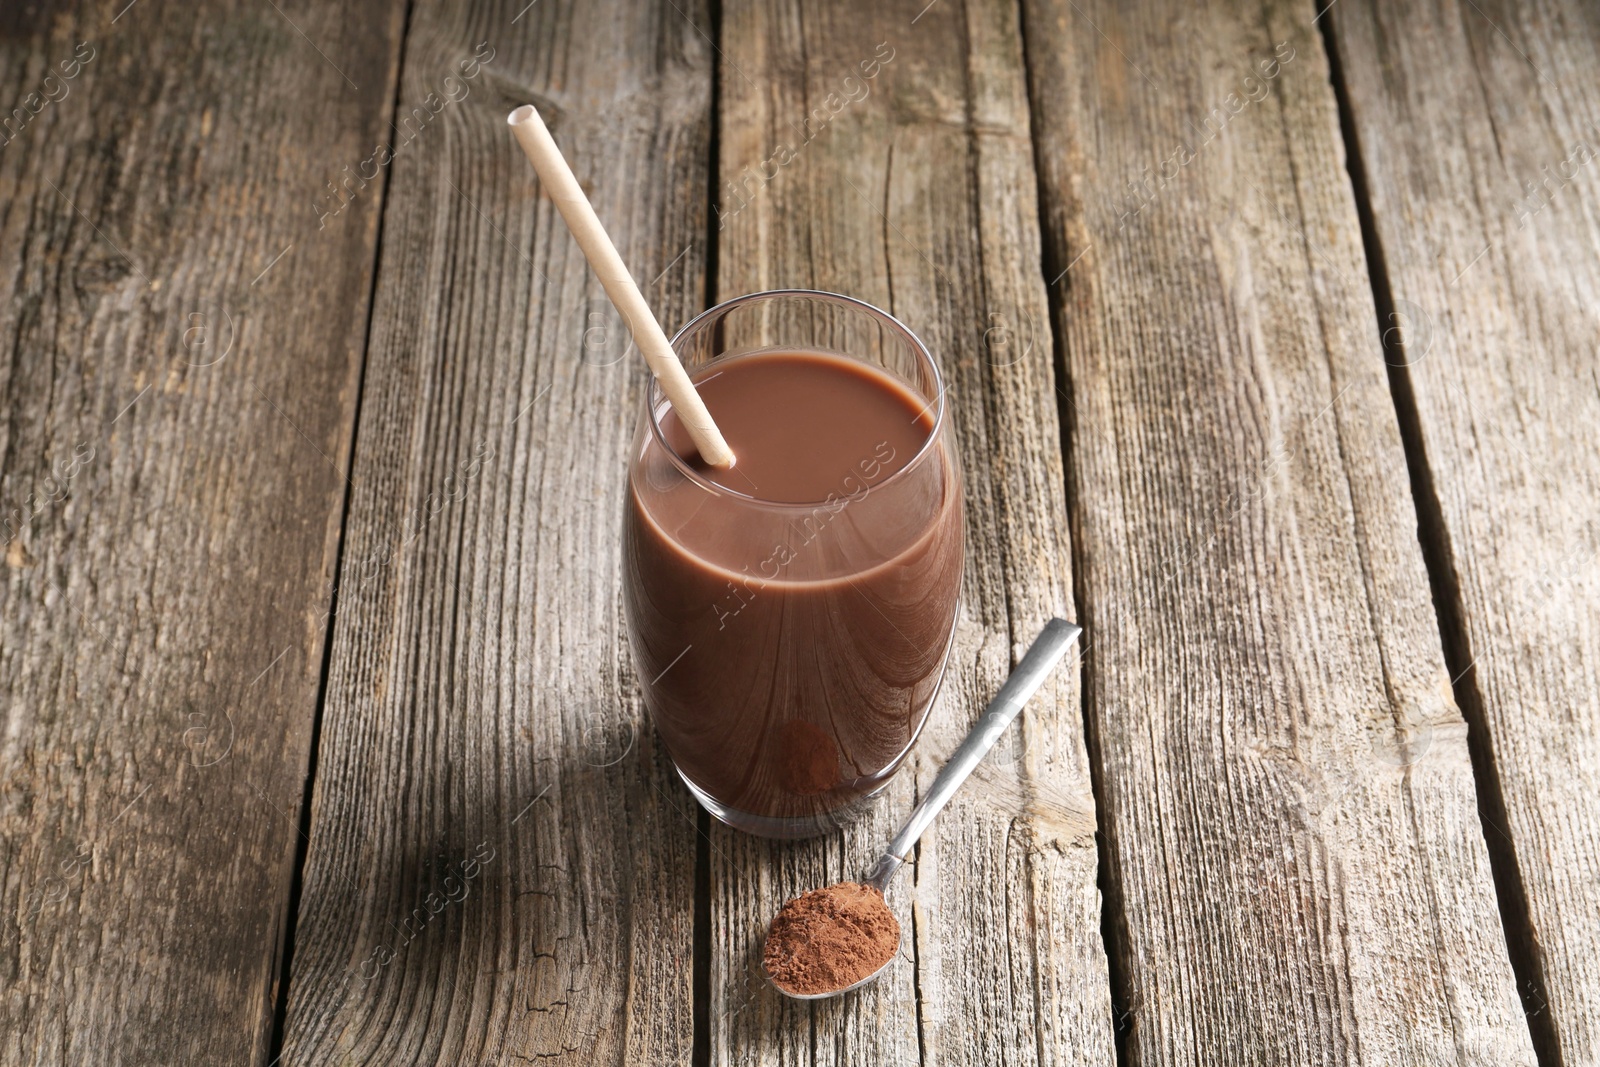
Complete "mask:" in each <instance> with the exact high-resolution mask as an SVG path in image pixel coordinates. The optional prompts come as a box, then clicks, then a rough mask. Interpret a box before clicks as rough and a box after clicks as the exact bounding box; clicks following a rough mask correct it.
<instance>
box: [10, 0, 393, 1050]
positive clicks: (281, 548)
mask: <svg viewBox="0 0 1600 1067" xmlns="http://www.w3.org/2000/svg"><path fill="white" fill-rule="evenodd" d="M56 7H57V5H44V10H42V11H41V8H40V5H32V6H29V5H20V4H7V5H6V6H5V9H4V12H3V14H0V108H3V109H4V111H3V112H0V509H3V511H0V521H3V522H4V526H0V544H3V545H4V558H5V565H4V567H3V570H0V693H3V694H4V697H3V698H0V705H3V711H0V716H3V730H0V734H3V739H0V766H3V768H4V789H3V790H0V842H3V843H0V915H3V916H4V919H3V922H0V991H3V992H0V1062H5V1063H29V1064H74V1065H76V1064H88V1063H130V1064H132V1063H172V1064H176V1063H217V1064H222V1063H255V1064H261V1063H264V1062H265V1060H266V1058H267V1056H266V1050H267V1046H268V1042H269V1039H270V1034H271V1027H272V1021H273V1012H274V1005H275V1003H276V998H277V985H278V977H279V970H280V960H279V953H280V951H281V949H282V945H283V938H284V927H285V921H286V915H287V910H288V903H289V895H290V885H291V879H292V875H293V868H294V857H295V850H296V843H297V841H298V833H297V831H298V820H299V815H300V808H301V801H302V795H303V789H304V782H305V775H306V769H307V760H308V754H309V751H310V743H311V736H312V728H313V722H314V718H315V709H316V700H317V691H318V683H319V678H320V672H321V666H322V659H323V654H322V649H323V634H324V626H323V624H322V616H323V614H324V613H325V610H326V606H327V603H328V596H327V587H328V583H329V579H330V577H331V574H332V571H333V563H334V558H335V552H336V546H337V540H338V535H339V523H340V517H341V514H342V508H343V502H344V498H345V489H346V483H345V469H346V461H347V458H348V453H349V448H350V440H351V432H352V429H353V426H354V418H355V403H356V389H357V379H358V375H359V368H360V362H361V352H362V348H363V344H364V336H365V329H366V318H367V302H368V296H369V293H370V290H371V272H372V269H373V259H374V251H375V241H376V222H377V214H378V210H377V209H378V196H377V190H376V189H369V190H368V191H367V192H366V193H365V194H364V195H363V196H362V197H361V198H360V199H359V200H358V201H357V202H356V203H355V204H354V205H352V207H351V208H350V210H349V211H348V212H347V213H346V214H345V215H344V216H343V217H342V218H341V219H340V220H338V225H330V226H326V227H322V226H319V220H318V217H317V214H316V212H315V211H314V210H313V205H314V204H315V203H316V202H317V198H318V197H319V195H321V194H322V193H323V192H324V191H325V190H324V183H325V182H328V181H337V180H338V179H339V178H340V173H341V172H340V170H339V168H340V166H341V165H343V164H344V163H346V162H349V163H352V164H354V163H355V162H356V161H357V160H359V159H360V158H361V157H362V156H363V155H364V154H365V152H366V151H367V146H368V145H370V144H371V143H372V142H373V140H374V139H375V138H376V137H377V136H378V134H379V131H380V130H381V129H382V128H383V126H384V123H385V121H386V120H387V118H388V112H389V108H390V107H391V101H392V99H393V92H394V78H395V76H396V70H397V68H398V63H399V54H400V36H401V21H402V15H403V7H404V5H403V4H399V3H390V2H386V0H374V2H369V3H363V4H359V5H351V6H350V7H349V8H348V9H346V10H344V11H341V12H336V11H335V10H334V9H331V8H325V7H322V6H318V5H312V4H306V3H303V2H290V0H281V2H280V3H279V4H277V5H276V8H274V7H273V6H268V5H258V4H254V3H250V4H244V3H229V2H215V0H205V2H201V3H192V4H184V5H172V4H160V3H155V2H150V0H146V2H145V3H142V4H139V5H137V6H131V5H125V4H123V3H118V4H104V3H96V4H80V5H66V6H61V7H59V9H55V10H52V9H53V8H56ZM291 20H292V21H291ZM319 52H320V53H321V54H319ZM335 64H337V69H335ZM13 108H15V110H13ZM312 114H315V115H316V116H317V120H316V121H308V116H310V115H312Z"/></svg>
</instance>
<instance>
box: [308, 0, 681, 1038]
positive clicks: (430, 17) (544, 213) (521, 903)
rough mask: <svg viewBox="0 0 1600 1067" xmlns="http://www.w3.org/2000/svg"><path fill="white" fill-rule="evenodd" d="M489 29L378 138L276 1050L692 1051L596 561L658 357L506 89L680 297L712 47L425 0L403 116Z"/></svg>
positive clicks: (653, 802)
mask: <svg viewBox="0 0 1600 1067" xmlns="http://www.w3.org/2000/svg"><path fill="white" fill-rule="evenodd" d="M680 6H681V5H680ZM686 10H688V11H691V13H697V14H698V15H699V16H700V17H701V18H702V19H703V18H704V12H703V11H702V10H700V9H699V8H698V7H695V8H686ZM481 45H486V47H487V49H488V50H492V58H489V59H487V60H485V61H484V62H483V63H482V64H481V71H480V74H479V77H478V78H477V79H476V80H475V81H474V82H473V83H472V84H471V87H470V89H469V91H468V94H467V95H466V96H465V97H464V98H463V99H460V100H459V101H458V102H455V103H450V104H448V106H445V107H444V108H443V109H442V110H441V111H440V113H439V114H438V115H437V116H435V117H433V118H432V119H431V121H429V122H428V123H427V125H426V128H425V131H424V132H423V133H422V134H421V135H420V136H418V137H417V138H416V139H415V143H414V144H413V145H412V146H411V147H410V148H408V149H407V150H404V151H399V152H397V153H396V158H395V161H394V164H393V166H394V175H393V179H392V185H391V189H390V194H389V198H388V207H387V210H386V217H385V223H384V230H383V248H382V255H381V262H380V265H379V273H378V287H377V292H376V297H375V304H374V323H373V330H372V342H371V351H370V355H369V359H368V367H367V373H366V379H365V385H364V392H363V400H362V410H361V420H360V426H359V428H358V437H357V440H358V444H357V450H356V459H355V470H354V474H353V477H354V480H355V490H354V494H353V497H352V504H351V512H350V518H349V521H348V525H347V541H346V548H345V553H344V558H343V565H342V568H341V583H340V587H339V598H338V604H339V608H338V615H337V617H336V618H335V620H334V624H333V626H334V636H333V642H334V647H333V654H332V661H331V666H330V676H329V685H328V700H327V704H326V708H325V713H324V719H323V726H322V733H321V741H320V746H319V754H318V770H317V777H316V785H315V797H314V807H313V812H314V814H313V823H312V833H311V838H312V843H311V846H310V848H309V850H308V853H307V866H306V872H305V883H304V890H303V896H302V900H301V908H300V915H299V927H298V934H297V942H296V946H295V955H294V960H293V973H292V977H291V991H290V1004H289V1014H288V1039H287V1041H286V1044H285V1057H284V1062H285V1064H286V1065H290V1067H294V1065H299V1064H324V1063H362V1064H366V1063H371V1064H389V1063H406V1064H423V1063H428V1064H433V1063H437V1064H452V1065H453V1064H468V1063H471V1064H477V1063H512V1062H523V1061H539V1062H555V1063H583V1064H591V1063H610V1064H622V1063H652V1064H655V1063H659V1064H667V1063H687V1062H688V1061H689V1059H690V1055H691V1043H692V1039H693V1033H692V1018H693V1017H692V1006H691V996H692V990H691V985H692V975H691V958H692V954H691V938H692V927H693V918H694V900H693V893H694V870H695V848H694V827H695V823H694V817H693V807H692V801H691V800H690V799H689V798H688V797H687V796H686V795H685V794H684V792H683V791H682V788H681V786H680V785H679V784H678V783H677V782H676V780H675V779H673V778H672V777H671V775H672V771H671V767H670V765H669V764H668V763H667V762H666V760H665V758H664V757H662V756H660V755H659V750H658V745H657V743H656V739H655V736H654V734H653V733H652V732H650V731H648V730H643V729H640V708H639V703H638V697H637V691H636V688H635V686H634V682H633V680H632V674H631V668H630V665H629V663H628V653H627V645H626V640H625V634H624V630H623V622H622V615H621V610H620V601H619V587H618V551H619V547H618V546H619V540H618V524H619V522H620V521H621V515H622V499H623V498H622V493H623V490H624V480H625V470H624V455H625V452H626V448H627V443H628V440H629V437H630V434H631V432H632V429H633V425H634V420H635V418H636V417H637V415H638V412H639V405H640V403H641V390H642V387H643V384H644V379H645V375H646V372H645V369H644V366H643V363H642V361H641V360H640V359H639V357H638V354H637V353H636V352H633V351H628V350H625V347H624V343H623V342H624V340H625V334H624V333H623V331H622V330H621V329H620V328H619V324H618V322H617V321H616V318H615V315H614V313H613V312H612V311H611V310H610V306H609V304H608V303H607V302H606V298H605V296H604V294H603V292H602V291H601V289H600V287H599V285H598V283H597V282H596V281H595V280H594V279H593V278H592V277H591V275H590V273H589V270H588V267H587V266H586V265H585V263H584V260H583V257H582V255H581V253H580V252H579V251H578V249H577V247H576V245H575V244H574V243H573V241H572V239H571V237H570V235H569V234H568V233H567V231H566V229H565V227H564V226H563V224H562V222H561V219H560V217H559V215H558V214H557V213H556V211H555V210H554V208H553V207H552V205H551V204H550V203H549V201H548V200H546V199H544V198H543V196H542V195H541V193H540V190H539V186H538V184H537V182H536V180H535V178H534V176H533V173H532V170H531V168H530V167H529V166H528V163H527V160H526V159H525V158H524V157H523V156H522V153H521V151H520V150H519V149H518V148H517V146H516V144H515V143H514V141H513V140H512V137H511V134H510V131H509V130H508V128H507V126H506V114H507V113H508V112H509V111H510V110H511V109H512V108H513V107H515V106H517V105H520V104H522V103H527V102H530V101H531V102H534V103H536V104H537V105H538V106H539V108H540V109H541V111H542V112H543V113H544V115H545V117H546V119H547V121H548V122H549V123H550V126H551V130H552V132H553V134H554V136H555V138H556V140H557V142H558V143H559V144H560V145H561V147H562V149H563V151H564V152H565V153H566V154H567V157H568V159H569V160H570V161H571V162H572V164H573V167H574V169H575V171H576V173H577V174H578V176H579V178H580V180H581V181H582V183H583V184H584V186H585V188H586V189H588V190H589V192H590V194H591V196H592V197H593V199H594V202H595V207H596V210H597V211H598V213H599V215H600V217H601V219H602V220H603V221H604V222H605V224H606V225H607V227H608V228H609V231H610V233H611V235H612V237H613V238H614V239H615V240H616V242H617V244H618V247H619V249H620V250H621V252H622V255H623V257H624V259H625V260H626V261H627V262H628V263H630V264H631V265H632V266H633V268H634V269H635V270H636V271H637V273H638V278H639V280H640V282H641V283H642V284H644V285H645V291H646V294H647V296H648V297H649V298H650V299H651V300H652V301H653V302H654V305H655V307H656V308H657V309H658V310H659V311H660V313H661V314H662V317H663V318H664V319H665V320H667V321H668V322H675V321H682V320H683V319H684V318H686V317H687V316H688V315H689V314H690V313H692V312H694V311H697V310H699V307H700V304H701V301H702V300H703V297H704V267H703V264H704V255H705V237H706V232H707V230H706V219H705V214H706V210H705V204H706V188H707V184H708V179H707V174H706V167H707V161H708V159H709V143H710V88H711V67H710V61H711V51H710V46H709V45H708V43H707V41H706V40H705V39H704V38H703V37H702V36H700V34H698V33H697V32H696V31H695V30H694V28H693V27H692V26H691V25H690V24H689V23H688V22H687V21H686V20H685V18H684V17H683V16H680V15H678V14H675V13H674V12H673V10H672V9H671V7H670V6H663V5H657V4H653V3H643V2H615V3H587V2H585V3H570V2H569V3H558V2H552V0H546V2H545V3H540V4H537V5H528V4H527V3H526V0H517V2H506V3H474V4H469V5H464V6H463V5H451V4H444V3H434V2H429V3H421V4H418V5H417V7H416V8H415V9H414V10H413V12H412V14H411V20H410V31H409V34H408V38H407V45H406V54H405V62H404V69H403V72H402V79H401V81H402V84H401V94H400V108H399V110H400V114H401V115H402V116H405V115H408V114H410V113H411V112H412V109H413V108H415V107H418V106H422V105H425V104H426V101H427V97H428V94H430V93H438V94H439V95H440V96H441V97H445V96H446V93H447V88H446V82H445V79H446V77H447V76H451V75H452V74H454V73H455V71H456V70H457V66H458V64H459V63H460V62H461V61H462V60H467V59H471V58H472V57H473V56H474V54H475V53H479V52H480V51H481V49H480V46H481ZM658 275H659V277H658ZM574 449H580V450H581V451H582V453H583V455H584V458H583V460H582V461H581V462H574V460H573V458H572V457H573V451H574Z"/></svg>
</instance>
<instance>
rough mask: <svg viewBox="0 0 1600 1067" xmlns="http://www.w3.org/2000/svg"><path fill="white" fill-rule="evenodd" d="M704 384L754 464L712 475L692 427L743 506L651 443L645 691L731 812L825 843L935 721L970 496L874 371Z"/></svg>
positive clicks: (636, 497)
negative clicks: (843, 810)
mask: <svg viewBox="0 0 1600 1067" xmlns="http://www.w3.org/2000/svg"><path fill="white" fill-rule="evenodd" d="M696 384H697V387H698V388H699V390H700V394H701V396H702V397H703V398H704V399H705V402H706V406H707V407H708V408H709V409H710V411H711V414H712V417H713V418H714V419H715V420H716V421H717V424H718V426H719V427H720V428H721V429H722V431H723V435H724V437H726V438H727V440H728V443H729V444H730V446H731V447H732V448H733V451H734V454H735V455H736V456H737V457H738V461H737V463H736V465H735V466H734V467H733V468H732V469H731V470H722V471H717V470H706V469H703V468H701V467H699V466H698V465H697V464H698V460H697V459H696V458H694V453H693V450H692V447H691V446H690V445H689V442H688V440H687V435H686V434H685V433H684V432H683V429H682V427H681V426H680V425H679V424H678V423H677V422H676V419H675V418H674V417H673V415H672V414H671V412H670V411H664V412H663V413H662V416H661V424H662V430H663V435H664V436H665V437H666V439H667V440H668V441H669V442H671V443H672V445H673V449H674V451H675V452H676V453H677V454H678V455H680V456H688V457H690V460H689V461H688V462H689V464H690V465H691V466H694V467H695V469H696V473H697V474H698V475H699V477H700V478H702V479H705V480H706V481H709V482H712V483H714V484H715V485H718V486H723V487H726V490H728V491H719V490H717V489H714V488H710V487H708V486H706V485H704V484H702V483H700V482H697V481H696V480H695V479H694V478H691V477H689V476H688V475H686V474H685V473H684V472H683V470H682V469H681V468H679V467H678V466H677V465H675V464H674V463H673V462H672V460H671V458H670V457H669V456H668V455H667V453H666V451H665V450H664V449H662V448H661V446H660V444H659V442H657V441H655V440H654V438H653V437H652V436H651V435H650V434H649V433H648V432H646V433H645V434H644V435H643V438H642V441H641V442H640V444H639V447H640V449H641V453H640V455H639V457H638V458H637V461H636V462H635V464H634V465H633V471H632V478H631V482H632V484H631V490H632V491H631V492H630V494H629V506H628V512H627V516H626V521H625V523H624V534H625V542H624V552H625V556H624V564H625V597H626V606H627V610H628V615H629V621H630V624H631V625H630V628H629V629H630V634H631V636H632V639H633V645H634V656H635V664H636V667H637V670H638V675H639V678H640V684H641V686H642V687H643V689H644V696H645V701H646V704H647V706H648V707H649V709H650V711H651V713H652V716H653V718H654V719H655V722H656V725H657V728H658V730H659V731H660V734H661V736H662V738H663V740H664V742H665V743H666V745H667V748H668V750H669V752H670V753H671V754H672V757H673V760H674V762H675V763H676V764H677V765H678V767H679V769H680V770H681V771H682V772H683V773H684V774H685V776H686V777H688V778H689V780H690V781H691V782H692V783H693V784H694V785H695V786H696V787H697V788H698V789H700V790H701V791H702V792H703V793H705V794H707V795H708V796H709V797H710V798H711V799H712V800H713V801H714V802H716V803H718V804H720V805H722V806H724V807H726V808H730V809H733V810H734V811H736V812H740V813H744V814H746V815H751V816H755V817H756V818H757V819H758V820H761V819H771V820H785V821H789V822H786V824H785V825H784V826H782V827H780V826H778V825H776V824H775V825H774V826H772V827H768V828H767V829H769V830H771V832H774V833H778V832H798V830H797V829H796V826H795V825H793V824H792V821H794V820H800V821H806V820H810V821H813V822H814V823H815V824H816V826H815V828H816V829H822V828H825V826H826V825H827V821H828V820H827V814H828V813H829V812H831V811H834V810H836V809H838V808H840V807H842V806H844V805H846V804H848V803H850V802H851V801H852V800H855V799H857V798H859V797H860V796H862V795H863V794H865V793H867V792H870V791H871V790H873V789H875V788H877V787H878V786H879V785H881V784H882V783H883V782H884V781H885V780H886V779H887V777H888V775H889V774H890V773H891V772H892V771H893V770H894V769H895V767H896V766H897V765H898V763H899V761H900V760H901V759H902V758H903V756H904V755H905V753H906V751H907V750H908V749H909V747H910V744H911V742H912V741H913V740H914V739H915V737H916V734H917V732H918V731H919V730H920V729H921V726H922V723H923V721H924V719H925V717H926V713H927V708H928V705H929V703H930V702H931V700H932V697H933V694H934V691H935V689H936V688H937V686H938V681H939V675H940V672H941V670H942V667H943V662H944V655H945V651H946V648H947V645H948V640H949V635H950V631H951V627H952V624H953V621H954V615H955V608H956V597H957V593H958V591H959V587H960V579H961V557H962V528H961V507H960V490H959V484H958V482H957V480H956V475H955V473H954V471H953V469H952V467H951V464H950V463H949V459H948V457H947V456H946V455H945V453H944V446H943V443H942V442H940V441H935V442H933V443H932V444H928V445H927V449H928V451H927V453H926V454H923V455H921V456H920V458H919V453H922V452H923V450H924V445H925V444H927V442H928V436H929V434H930V432H931V431H932V428H933V416H932V414H931V410H930V408H931V405H928V404H926V403H925V401H924V398H922V397H919V396H917V395H916V394H915V393H913V392H912V391H911V390H910V389H908V388H906V387H905V386H904V385H903V384H901V383H900V382H899V381H898V380H896V379H894V378H891V377H890V376H889V375H887V374H884V373H882V372H880V371H878V370H876V369H874V368H869V367H865V366H863V365H861V364H859V363H856V362H854V361H851V360H847V359H844V358H841V357H838V356H832V355H827V354H824V353H810V352H805V353H795V352H784V353H762V354H759V355H751V356H742V357H738V358H735V359H730V360H726V361H722V362H719V363H717V364H715V365H713V367H712V368H711V370H710V371H709V372H708V373H706V374H704V375H703V376H701V378H700V379H699V380H697V383H696ZM897 474H898V475H899V476H898V477H896V475H897ZM735 494H742V495H735ZM752 497H754V498H757V499H755V500H752V499H750V498H752ZM763 501H764V502H765V503H763ZM782 505H788V506H782Z"/></svg>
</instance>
